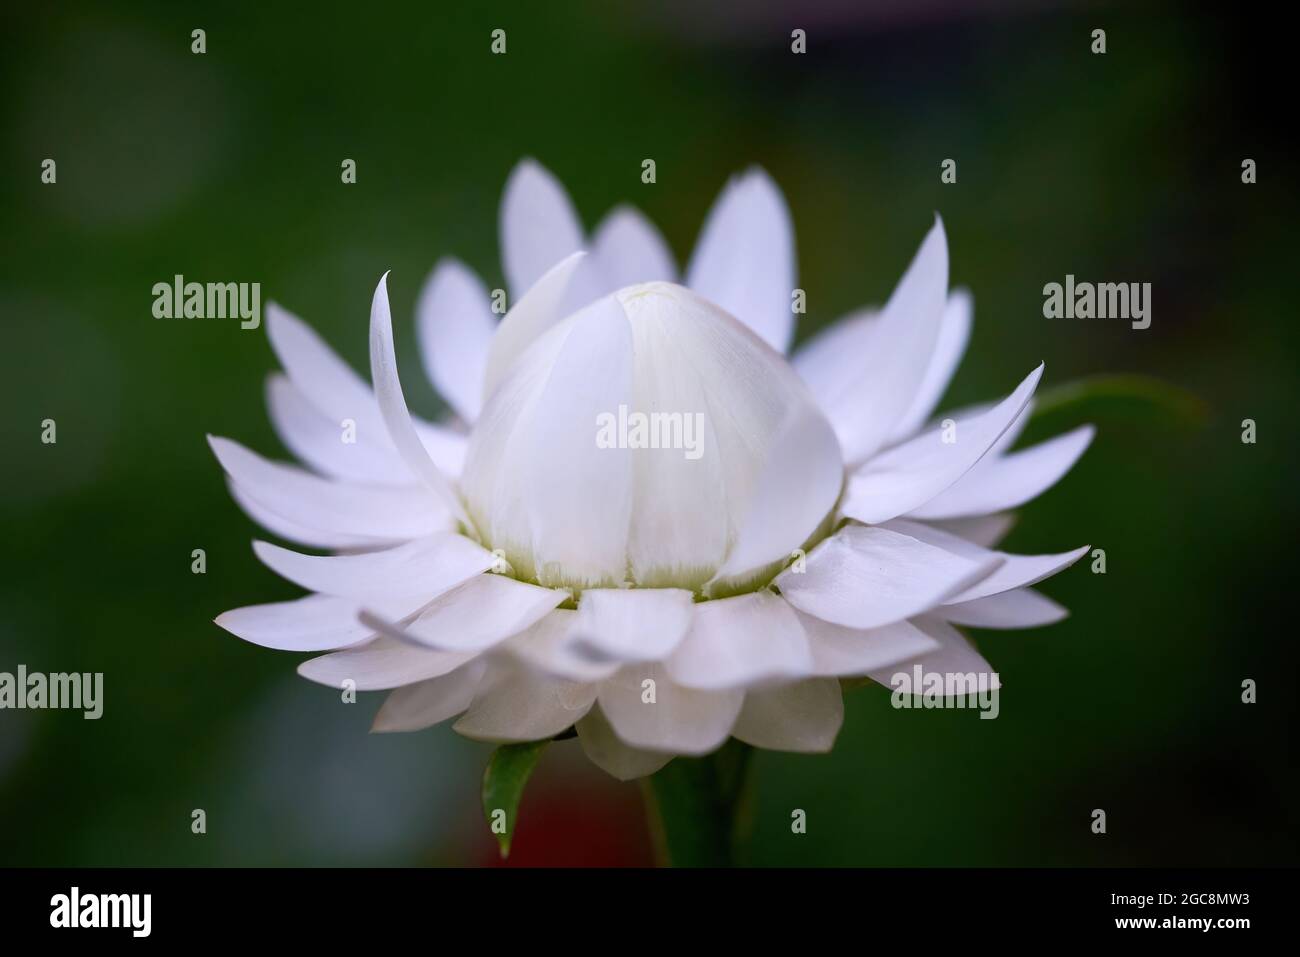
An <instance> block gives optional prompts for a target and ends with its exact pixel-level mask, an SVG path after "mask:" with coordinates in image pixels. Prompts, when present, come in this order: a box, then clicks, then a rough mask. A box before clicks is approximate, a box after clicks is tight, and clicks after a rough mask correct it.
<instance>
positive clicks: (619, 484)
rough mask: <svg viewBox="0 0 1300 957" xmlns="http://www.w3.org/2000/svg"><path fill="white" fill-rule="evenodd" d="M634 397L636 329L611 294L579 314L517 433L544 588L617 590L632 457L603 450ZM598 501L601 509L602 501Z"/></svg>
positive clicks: (539, 577) (628, 452)
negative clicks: (601, 424) (613, 585)
mask: <svg viewBox="0 0 1300 957" xmlns="http://www.w3.org/2000/svg"><path fill="white" fill-rule="evenodd" d="M631 393H632V329H631V327H630V326H629V325H628V321H627V317H626V315H625V314H624V313H623V310H622V308H621V307H620V306H619V305H618V303H617V302H615V301H614V300H613V299H612V298H606V299H602V300H600V301H599V302H597V303H594V304H593V305H592V306H591V307H589V308H588V309H586V310H584V311H582V312H580V313H579V314H578V315H577V316H576V317H575V318H574V322H573V325H572V328H571V330H570V331H569V334H568V337H567V339H566V340H565V343H564V346H563V348H561V350H560V352H559V355H558V356H557V357H556V360H555V364H554V366H553V367H552V369H551V375H550V379H549V381H548V382H547V383H546V386H545V387H544V388H543V390H542V393H541V397H540V399H539V400H538V402H537V403H536V405H535V407H534V410H533V414H532V419H531V423H530V425H529V426H528V427H527V429H526V431H525V433H524V434H523V435H522V436H521V437H520V439H519V441H520V442H521V443H522V447H521V450H520V451H521V454H522V456H523V459H524V461H527V462H529V463H531V465H532V470H531V475H530V476H529V482H530V485H531V487H530V488H529V489H528V490H527V496H526V497H527V499H528V503H529V511H530V513H531V515H530V517H531V521H530V525H531V531H532V548H533V552H534V554H538V555H545V556H546V558H547V561H548V562H550V563H552V566H553V567H552V566H548V567H541V568H537V569H535V574H536V576H537V580H538V581H539V582H541V583H542V584H544V585H546V584H556V583H558V582H559V581H566V582H573V581H574V580H577V581H580V582H582V583H584V584H585V585H591V586H599V585H603V584H610V582H608V581H607V580H606V574H607V569H609V568H612V567H620V566H622V565H624V564H625V559H624V556H625V555H626V553H627V536H628V526H629V522H630V518H631V513H632V482H633V472H632V453H631V450H629V449H625V448H612V449H611V448H601V447H600V446H599V445H598V444H597V441H596V433H597V422H598V421H599V417H600V416H601V415H602V414H614V413H615V412H616V411H617V410H618V408H619V407H620V406H622V405H626V404H627V403H628V402H629V400H630V396H631ZM598 501H599V502H600V504H597V502H598Z"/></svg>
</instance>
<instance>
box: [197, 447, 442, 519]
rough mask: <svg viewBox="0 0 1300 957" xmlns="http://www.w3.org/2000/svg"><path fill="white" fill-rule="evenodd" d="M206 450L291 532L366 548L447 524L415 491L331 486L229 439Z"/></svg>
mask: <svg viewBox="0 0 1300 957" xmlns="http://www.w3.org/2000/svg"><path fill="white" fill-rule="evenodd" d="M208 444H209V445H211V446H212V451H213V452H214V453H215V454H216V456H217V460H218V461H220V462H221V466H222V468H224V469H225V470H226V474H227V475H229V476H230V477H231V479H233V480H234V482H235V483H236V484H237V485H238V486H239V488H240V491H241V492H243V493H244V494H245V495H246V496H247V497H248V498H249V499H251V500H252V501H253V502H255V503H257V504H258V505H259V506H261V507H262V508H263V509H265V510H266V511H268V512H270V513H273V514H275V515H278V516H279V517H280V518H282V519H284V520H285V521H286V522H288V523H289V525H290V526H291V527H294V526H296V527H299V528H302V529H319V530H320V531H322V532H327V533H331V534H335V535H337V536H344V537H355V539H357V540H364V541H370V542H401V541H407V540H409V539H412V538H419V537H421V536H424V535H429V534H431V533H433V532H436V531H441V530H443V529H446V528H447V527H448V525H449V524H450V521H449V516H448V514H447V511H446V509H444V508H443V507H442V505H441V503H439V502H438V500H437V499H436V498H434V497H433V496H432V495H430V494H429V493H428V492H427V491H425V490H424V489H422V488H419V487H417V486H410V487H398V486H381V485H357V484H353V483H345V482H335V481H331V480H329V479H323V478H320V477H319V476H315V475H312V474H311V473H309V472H304V471H303V470H302V469H299V468H295V467H294V466H291V465H283V464H281V463H278V462H270V461H267V460H266V459H264V458H262V457H261V456H260V455H257V454H255V453H253V452H250V451H249V450H248V449H246V448H244V447H243V446H242V445H240V444H239V443H237V442H232V441H231V440H230V439H223V438H219V437H217V436H213V435H210V436H208ZM272 530H273V531H277V532H278V531H279V529H272Z"/></svg>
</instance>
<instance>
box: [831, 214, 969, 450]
mask: <svg viewBox="0 0 1300 957" xmlns="http://www.w3.org/2000/svg"><path fill="white" fill-rule="evenodd" d="M947 291H948V241H947V238H946V237H945V235H944V231H943V223H942V222H941V221H940V220H939V218H938V217H937V216H936V217H935V222H934V227H933V228H932V229H931V230H930V232H929V234H927V235H926V237H925V239H924V241H923V242H922V243H921V248H920V249H919V250H918V251H917V254H916V257H915V258H914V259H913V260H912V263H911V265H910V266H908V268H907V272H905V273H904V274H903V278H902V279H901V280H899V283H898V286H897V287H896V288H895V289H894V292H893V295H891V296H890V297H889V302H888V303H886V304H885V308H884V309H883V310H881V313H880V317H879V318H878V319H876V320H875V321H874V323H873V325H874V327H875V328H874V329H873V330H872V333H871V345H872V347H873V348H872V349H871V350H870V351H869V352H868V353H867V354H866V355H864V356H863V357H862V365H861V367H860V371H859V374H858V376H857V377H856V378H855V379H854V380H853V383H852V385H851V386H850V387H849V389H848V390H847V391H846V392H844V393H843V394H842V395H841V396H840V397H839V398H838V399H836V400H835V401H833V402H832V403H831V404H830V406H829V407H828V408H826V412H827V415H828V416H829V417H830V420H831V424H832V425H833V426H835V433H836V435H838V436H839V439H840V447H841V448H842V449H843V450H844V458H845V461H847V462H860V461H862V460H864V459H866V458H868V457H869V456H871V455H872V454H873V453H874V452H876V451H877V450H878V449H879V448H881V447H882V446H883V445H884V444H885V442H886V441H887V440H888V439H889V436H890V435H892V434H893V433H894V429H895V427H896V426H897V425H898V423H899V421H900V420H901V419H902V418H903V416H904V415H905V414H907V412H908V410H909V409H910V408H911V407H912V403H913V402H914V401H915V400H916V397H917V395H918V394H919V393H920V391H921V387H922V383H923V382H924V379H925V375H926V370H927V368H928V367H929V365H930V360H931V357H932V356H933V355H934V351H935V343H936V342H937V341H938V339H939V328H940V326H941V324H942V321H943V314H944V305H945V299H946V296H947Z"/></svg>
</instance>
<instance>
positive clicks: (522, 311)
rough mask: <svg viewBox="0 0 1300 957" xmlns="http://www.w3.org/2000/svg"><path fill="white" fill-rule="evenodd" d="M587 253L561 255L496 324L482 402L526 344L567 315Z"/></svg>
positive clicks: (490, 394) (526, 348) (520, 354)
mask: <svg viewBox="0 0 1300 957" xmlns="http://www.w3.org/2000/svg"><path fill="white" fill-rule="evenodd" d="M585 256H586V254H585V253H582V252H575V253H572V254H571V255H569V256H566V257H565V258H564V259H561V260H560V261H559V262H557V263H556V264H555V265H554V266H552V267H551V268H550V269H549V270H547V272H546V274H545V275H543V276H542V277H541V278H540V279H538V280H537V282H536V283H535V284H534V285H533V286H532V288H530V289H529V290H528V291H527V292H526V293H524V294H523V295H522V296H520V297H519V298H518V300H517V301H516V302H515V304H514V306H513V307H512V308H511V309H510V311H509V312H507V313H506V314H505V318H503V319H502V320H501V324H500V325H499V326H497V331H496V334H495V335H494V336H493V337H492V344H491V347H490V348H489V349H488V357H487V367H486V369H485V371H484V373H483V392H482V399H483V402H487V400H488V399H490V398H491V397H492V393H493V392H495V391H496V389H497V386H499V385H500V384H501V382H502V380H503V379H505V377H506V376H507V375H508V374H509V372H510V370H511V368H512V367H513V366H514V365H515V363H516V362H518V361H519V359H520V358H521V357H522V356H523V354H524V353H525V352H527V351H528V347H529V346H531V345H532V344H533V343H534V342H536V341H537V340H538V339H539V338H541V336H542V335H543V334H544V333H546V332H547V331H548V330H550V329H551V328H552V327H554V326H556V325H558V324H559V323H560V321H561V320H562V319H565V318H567V317H568V315H569V313H568V312H567V311H566V310H565V306H566V304H567V297H568V294H569V286H570V284H571V283H572V282H573V278H574V274H575V273H576V272H577V269H578V267H579V266H580V265H581V264H582V262H583V260H584V258H585Z"/></svg>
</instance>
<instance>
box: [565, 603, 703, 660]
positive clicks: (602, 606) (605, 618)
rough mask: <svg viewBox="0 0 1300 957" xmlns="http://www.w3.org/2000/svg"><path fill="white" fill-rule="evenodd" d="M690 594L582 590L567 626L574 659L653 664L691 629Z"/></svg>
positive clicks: (691, 606)
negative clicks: (590, 656) (572, 620)
mask: <svg viewBox="0 0 1300 957" xmlns="http://www.w3.org/2000/svg"><path fill="white" fill-rule="evenodd" d="M693 609H694V605H693V596H692V594H691V592H689V591H686V590H685V589H683V588H588V589H587V590H585V591H584V592H583V593H582V598H581V600H580V601H579V602H578V619H577V621H576V623H575V624H574V626H573V633H574V640H575V643H576V649H575V650H577V651H578V653H580V654H581V653H583V651H584V649H590V651H591V652H592V653H593V656H594V657H599V656H602V655H603V656H605V657H608V658H613V659H617V660H621V661H646V660H658V659H660V658H662V657H664V656H665V655H667V654H668V653H669V652H671V651H672V650H673V649H674V648H676V647H677V645H678V644H680V643H681V640H682V638H684V637H685V636H686V631H687V629H689V628H690V626H691V614H692V611H693Z"/></svg>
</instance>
